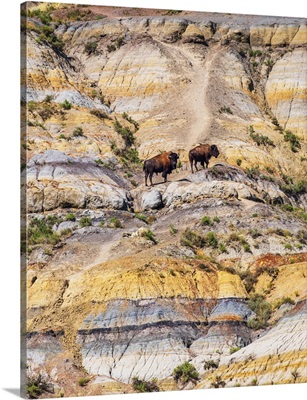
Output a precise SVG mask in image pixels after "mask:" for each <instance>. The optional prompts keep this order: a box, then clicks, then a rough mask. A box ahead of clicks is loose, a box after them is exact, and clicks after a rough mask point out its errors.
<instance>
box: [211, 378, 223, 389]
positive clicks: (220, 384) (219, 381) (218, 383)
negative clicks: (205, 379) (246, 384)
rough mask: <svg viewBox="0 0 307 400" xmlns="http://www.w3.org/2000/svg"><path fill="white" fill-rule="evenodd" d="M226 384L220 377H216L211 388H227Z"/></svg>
mask: <svg viewBox="0 0 307 400" xmlns="http://www.w3.org/2000/svg"><path fill="white" fill-rule="evenodd" d="M225 385H226V382H225V381H223V380H222V378H221V376H220V375H217V376H216V377H215V380H214V381H213V382H212V383H211V387H213V388H222V387H225Z"/></svg>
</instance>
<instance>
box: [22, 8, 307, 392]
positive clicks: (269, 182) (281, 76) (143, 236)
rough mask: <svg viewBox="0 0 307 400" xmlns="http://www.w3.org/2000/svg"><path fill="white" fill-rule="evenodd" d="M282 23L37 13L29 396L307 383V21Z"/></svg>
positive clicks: (28, 216) (28, 95) (27, 244)
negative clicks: (198, 162) (202, 145)
mask: <svg viewBox="0 0 307 400" xmlns="http://www.w3.org/2000/svg"><path fill="white" fill-rule="evenodd" d="M124 11H125V12H126V14H125V13H124ZM272 18H273V17H256V16H249V17H244V16H233V17H232V18H231V19H229V18H228V17H227V18H226V16H223V15H218V14H202V13H189V12H184V11H183V12H176V13H175V12H165V10H155V11H153V10H147V11H145V10H139V11H138V10H136V9H121V8H118V9H114V8H112V7H90V6H88V7H87V6H85V7H81V6H74V5H62V4H57V5H54V6H50V5H48V4H47V5H46V4H40V3H38V4H37V3H33V4H32V3H31V4H30V5H29V7H28V9H25V10H23V19H22V32H23V35H22V40H23V43H24V44H26V46H25V47H24V50H25V54H26V56H27V60H26V61H27V64H26V65H24V69H23V71H22V72H23V80H22V84H23V87H22V112H23V116H24V120H23V125H22V189H23V193H26V195H27V201H26V202H24V204H23V210H22V211H23V215H24V221H23V225H22V227H23V229H22V252H23V256H24V259H26V262H25V263H24V264H23V266H22V267H23V276H22V277H23V278H26V286H27V292H26V296H27V312H26V324H24V326H23V329H24V337H25V338H26V339H25V340H26V343H27V351H26V353H27V354H26V356H27V357H26V359H25V360H23V361H24V365H27V375H28V387H27V389H28V397H33V390H34V389H33V385H34V386H37V388H38V389H37V390H40V393H39V395H38V396H36V397H61V396H63V395H65V396H79V395H92V394H107V393H128V392H130V393H131V392H135V391H140V386H137V385H136V378H138V379H139V380H140V381H141V386H142V388H144V385H145V387H146V390H147V391H150V390H158V389H159V390H178V389H179V390H184V389H191V388H205V387H206V388H207V387H224V386H229V387H231V386H247V385H256V384H260V385H262V384H279V383H299V382H306V379H307V377H306V362H305V359H306V335H305V330H306V329H305V326H306V299H307V291H306V287H307V285H306V276H307V271H306V268H307V236H306V231H307V229H306V228H307V226H306V223H307V219H306V210H307V183H306V160H307V154H306V149H307V148H306V145H307V142H306V123H305V122H306V121H305V110H306V76H307V74H306V65H307V64H306V21H305V20H302V19H286V18H285V19H283V18H276V19H273V20H272ZM199 142H208V143H210V144H213V143H214V144H216V145H217V146H218V148H219V151H220V155H219V157H218V158H217V159H215V158H212V159H211V160H210V163H209V168H208V169H201V170H198V171H197V172H195V173H193V174H192V173H191V171H190V166H189V165H188V162H187V161H188V150H189V149H190V148H191V147H192V146H193V145H194V144H196V143H199ZM164 150H173V151H177V152H178V153H179V155H180V163H178V164H177V168H176V169H175V170H173V171H172V173H171V174H170V175H169V176H168V181H167V182H163V179H162V177H161V175H154V177H153V181H154V185H153V186H152V187H146V186H145V185H144V173H143V170H142V161H143V160H144V159H147V158H149V157H151V156H153V155H155V154H158V153H159V152H161V151H164ZM185 362H187V363H188V365H189V367H190V368H195V370H196V372H197V374H196V375H194V378H193V377H191V376H190V377H189V379H187V381H183V380H182V379H174V369H175V368H176V367H178V366H180V365H182V364H183V363H185ZM39 379H42V380H43V383H44V384H42V382H40V381H39ZM32 384H33V385H32ZM31 388H32V389H31ZM31 390H32V392H31ZM35 390H36V389H35ZM34 395H36V394H35V393H34Z"/></svg>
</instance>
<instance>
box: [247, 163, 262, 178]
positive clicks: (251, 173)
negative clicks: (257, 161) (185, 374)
mask: <svg viewBox="0 0 307 400" xmlns="http://www.w3.org/2000/svg"><path fill="white" fill-rule="evenodd" d="M245 173H246V175H247V177H248V178H251V179H255V178H258V177H259V175H260V171H259V166H256V167H251V168H246V170H245Z"/></svg>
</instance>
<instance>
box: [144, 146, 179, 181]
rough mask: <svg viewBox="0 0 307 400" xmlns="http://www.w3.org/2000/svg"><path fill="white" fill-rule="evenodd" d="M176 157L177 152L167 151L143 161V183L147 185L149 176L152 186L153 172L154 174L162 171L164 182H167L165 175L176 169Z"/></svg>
mask: <svg viewBox="0 0 307 400" xmlns="http://www.w3.org/2000/svg"><path fill="white" fill-rule="evenodd" d="M178 158H179V156H178V154H177V153H173V152H172V151H169V152H167V153H166V152H165V153H162V154H159V155H158V156H155V157H153V158H150V159H149V160H146V161H144V165H143V171H144V172H145V185H146V186H147V178H148V176H149V180H150V184H151V186H152V176H153V174H154V172H155V173H156V174H158V173H159V172H162V176H163V178H164V182H167V175H168V174H171V173H172V170H173V169H176V166H177V160H178Z"/></svg>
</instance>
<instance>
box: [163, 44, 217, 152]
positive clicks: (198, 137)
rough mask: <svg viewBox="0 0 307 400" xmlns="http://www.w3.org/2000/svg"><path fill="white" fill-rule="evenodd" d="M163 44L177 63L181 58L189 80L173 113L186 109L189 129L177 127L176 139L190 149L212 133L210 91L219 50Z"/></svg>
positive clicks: (179, 95) (174, 105)
mask: <svg viewBox="0 0 307 400" xmlns="http://www.w3.org/2000/svg"><path fill="white" fill-rule="evenodd" d="M160 44H161V46H163V47H164V48H165V49H167V51H168V52H170V53H171V55H172V58H173V59H176V60H177V62H178V60H179V62H180V60H182V63H181V68H182V71H184V72H185V75H186V77H187V78H189V80H190V82H189V84H188V85H187V88H186V91H185V92H184V93H183V91H182V90H181V91H180V92H179V93H178V96H177V99H176V101H175V103H172V112H175V113H176V112H177V113H178V112H180V113H183V111H185V112H186V115H187V129H181V130H178V132H177V134H178V139H177V140H178V142H181V143H182V147H183V148H186V149H189V148H191V147H192V146H193V145H194V144H197V143H199V142H205V141H206V139H207V138H208V136H209V128H210V125H211V121H212V113H211V110H210V104H209V102H208V98H207V91H208V88H209V81H210V76H211V73H212V65H214V60H215V58H216V57H217V55H218V49H217V48H216V47H213V48H211V49H208V50H205V51H203V52H199V51H195V48H193V47H190V46H189V45H187V44H183V45H179V46H174V45H173V44H167V43H162V42H161V43H160ZM191 46H193V45H191Z"/></svg>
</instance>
